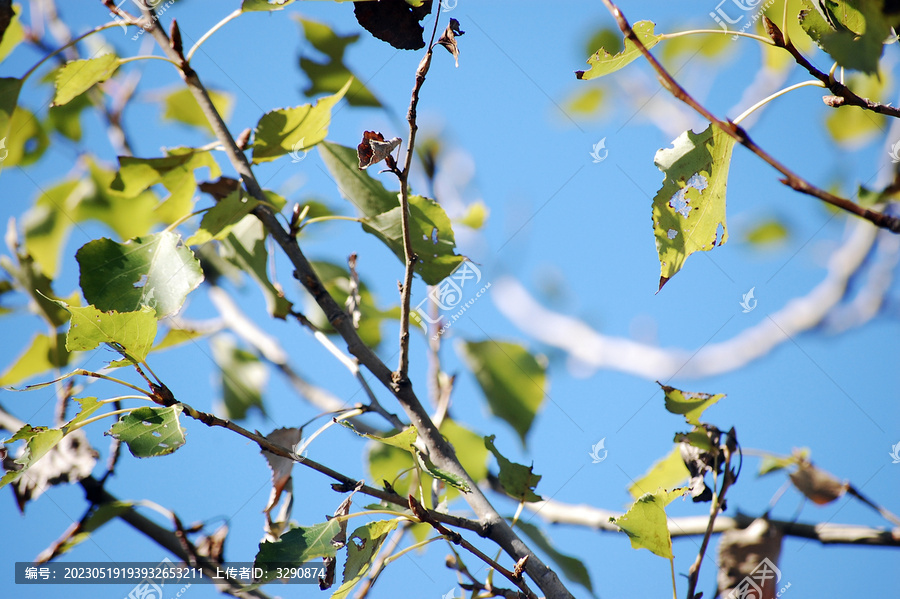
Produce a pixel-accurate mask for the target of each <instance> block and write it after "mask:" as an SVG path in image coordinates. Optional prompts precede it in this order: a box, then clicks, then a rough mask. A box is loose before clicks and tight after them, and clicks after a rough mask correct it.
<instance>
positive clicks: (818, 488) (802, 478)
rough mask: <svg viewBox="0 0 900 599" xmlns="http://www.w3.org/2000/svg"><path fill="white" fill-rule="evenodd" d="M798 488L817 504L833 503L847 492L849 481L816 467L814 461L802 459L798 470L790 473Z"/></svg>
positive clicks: (798, 464)
mask: <svg viewBox="0 0 900 599" xmlns="http://www.w3.org/2000/svg"><path fill="white" fill-rule="evenodd" d="M789 476H790V477H791V482H792V483H794V486H795V487H797V490H798V491H800V492H801V493H803V494H804V495H805V496H806V497H807V499H809V500H810V501H812V502H813V503H815V504H817V505H825V504H826V503H831V502H832V501H834V500H835V499H838V498H839V497H841V496H842V495H843V494H844V493H846V492H847V483H845V482H841V481H839V480H838V479H836V478H835V477H834V476H832V475H831V474H829V473H828V472H825V471H824V470H821V469H819V468H816V467H815V466H813V465H812V462H809V461H806V460H802V461H800V462H798V463H797V470H796V471H794V472H791V474H790V475H789Z"/></svg>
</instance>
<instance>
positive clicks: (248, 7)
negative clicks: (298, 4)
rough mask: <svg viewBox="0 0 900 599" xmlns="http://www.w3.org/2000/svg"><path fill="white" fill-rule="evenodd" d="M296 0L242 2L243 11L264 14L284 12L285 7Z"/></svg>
mask: <svg viewBox="0 0 900 599" xmlns="http://www.w3.org/2000/svg"><path fill="white" fill-rule="evenodd" d="M292 2H294V0H242V2H241V11H243V12H262V11H273V10H282V9H283V8H284V7H285V6H287V5H289V4H291V3H292Z"/></svg>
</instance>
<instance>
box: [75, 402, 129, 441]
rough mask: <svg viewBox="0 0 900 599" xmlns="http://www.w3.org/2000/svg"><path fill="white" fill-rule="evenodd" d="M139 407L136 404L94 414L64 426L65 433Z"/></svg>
mask: <svg viewBox="0 0 900 599" xmlns="http://www.w3.org/2000/svg"><path fill="white" fill-rule="evenodd" d="M139 407H141V406H134V407H133V408H122V409H121V410H113V411H112V412H106V413H104V414H100V415H99V416H94V417H93V418H88V419H87V420H82V421H81V422H76V423H75V424H73V425H72V426H67V427H64V428H65V431H64V433H65V434H67V435H68V434H69V433H72V432H74V431H77V430H78V429H80V428H82V427H85V426H87V425H89V424H93V423H94V422H97V421H98V420H103V419H104V418H107V417H109V416H118V415H119V414H128V413H130V412H133V411H134V410H136V409H138V408H139Z"/></svg>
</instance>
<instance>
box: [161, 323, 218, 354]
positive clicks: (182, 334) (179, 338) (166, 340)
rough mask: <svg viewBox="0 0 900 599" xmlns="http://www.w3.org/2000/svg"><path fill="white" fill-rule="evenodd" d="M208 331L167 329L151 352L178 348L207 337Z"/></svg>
mask: <svg viewBox="0 0 900 599" xmlns="http://www.w3.org/2000/svg"><path fill="white" fill-rule="evenodd" d="M209 333H210V331H209V330H204V329H192V328H169V330H168V331H166V334H165V336H164V337H163V338H162V340H160V342H159V343H157V344H156V345H154V346H153V351H155V352H156V351H162V350H164V349H169V348H172V347H178V346H179V345H183V344H185V343H189V342H191V341H195V340H197V339H202V338H203V337H206V336H207V335H209Z"/></svg>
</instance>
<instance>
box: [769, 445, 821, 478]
mask: <svg viewBox="0 0 900 599" xmlns="http://www.w3.org/2000/svg"><path fill="white" fill-rule="evenodd" d="M808 460H809V449H808V448H803V449H795V450H794V453H793V455H790V456H788V457H785V456H780V455H775V454H773V453H767V454H763V456H762V461H761V462H760V464H759V472H757V473H756V475H757V476H764V475H766V474H771V473H772V472H778V471H779V470H784V469H785V468H789V467H791V466H795V465H797V464H798V463H800V462H805V461H808Z"/></svg>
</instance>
